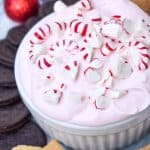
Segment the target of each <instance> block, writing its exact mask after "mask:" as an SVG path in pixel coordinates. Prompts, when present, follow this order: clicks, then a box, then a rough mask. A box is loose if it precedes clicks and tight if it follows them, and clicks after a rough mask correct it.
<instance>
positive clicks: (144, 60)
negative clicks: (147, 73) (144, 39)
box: [129, 41, 150, 71]
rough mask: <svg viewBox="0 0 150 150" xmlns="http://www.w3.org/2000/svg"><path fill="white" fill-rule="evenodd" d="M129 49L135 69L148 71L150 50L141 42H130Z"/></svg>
mask: <svg viewBox="0 0 150 150" xmlns="http://www.w3.org/2000/svg"><path fill="white" fill-rule="evenodd" d="M129 47H130V55H131V57H132V61H133V63H134V65H135V67H136V68H137V69H139V70H140V71H142V70H146V69H148V67H149V61H150V54H149V50H150V48H148V47H146V46H145V45H144V44H143V43H141V42H140V41H132V42H129Z"/></svg>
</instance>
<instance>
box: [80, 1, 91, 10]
mask: <svg viewBox="0 0 150 150" xmlns="http://www.w3.org/2000/svg"><path fill="white" fill-rule="evenodd" d="M78 8H79V9H80V10H91V9H92V8H93V4H92V1H91V0H81V1H80V2H79V3H78Z"/></svg>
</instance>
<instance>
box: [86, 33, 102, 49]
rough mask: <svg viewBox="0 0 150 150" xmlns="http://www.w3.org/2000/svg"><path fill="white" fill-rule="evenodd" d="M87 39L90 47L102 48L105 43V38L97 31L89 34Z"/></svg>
mask: <svg viewBox="0 0 150 150" xmlns="http://www.w3.org/2000/svg"><path fill="white" fill-rule="evenodd" d="M87 41H88V46H89V47H92V48H100V47H101V45H102V43H103V38H102V36H101V34H100V33H99V34H97V33H96V32H92V33H90V34H89V37H88V38H87Z"/></svg>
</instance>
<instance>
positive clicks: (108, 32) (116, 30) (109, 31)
mask: <svg viewBox="0 0 150 150" xmlns="http://www.w3.org/2000/svg"><path fill="white" fill-rule="evenodd" d="M122 31H123V28H122V26H121V25H119V24H116V23H109V24H104V25H103V27H102V34H103V35H104V36H108V37H111V38H114V39H118V38H119V37H120V36H121V34H122Z"/></svg>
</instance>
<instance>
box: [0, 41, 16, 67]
mask: <svg viewBox="0 0 150 150" xmlns="http://www.w3.org/2000/svg"><path fill="white" fill-rule="evenodd" d="M0 51H1V55H0V64H3V65H4V66H7V67H13V66H14V60H15V56H16V52H17V47H15V46H13V45H12V44H10V43H9V42H8V40H7V39H5V40H2V41H0Z"/></svg>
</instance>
